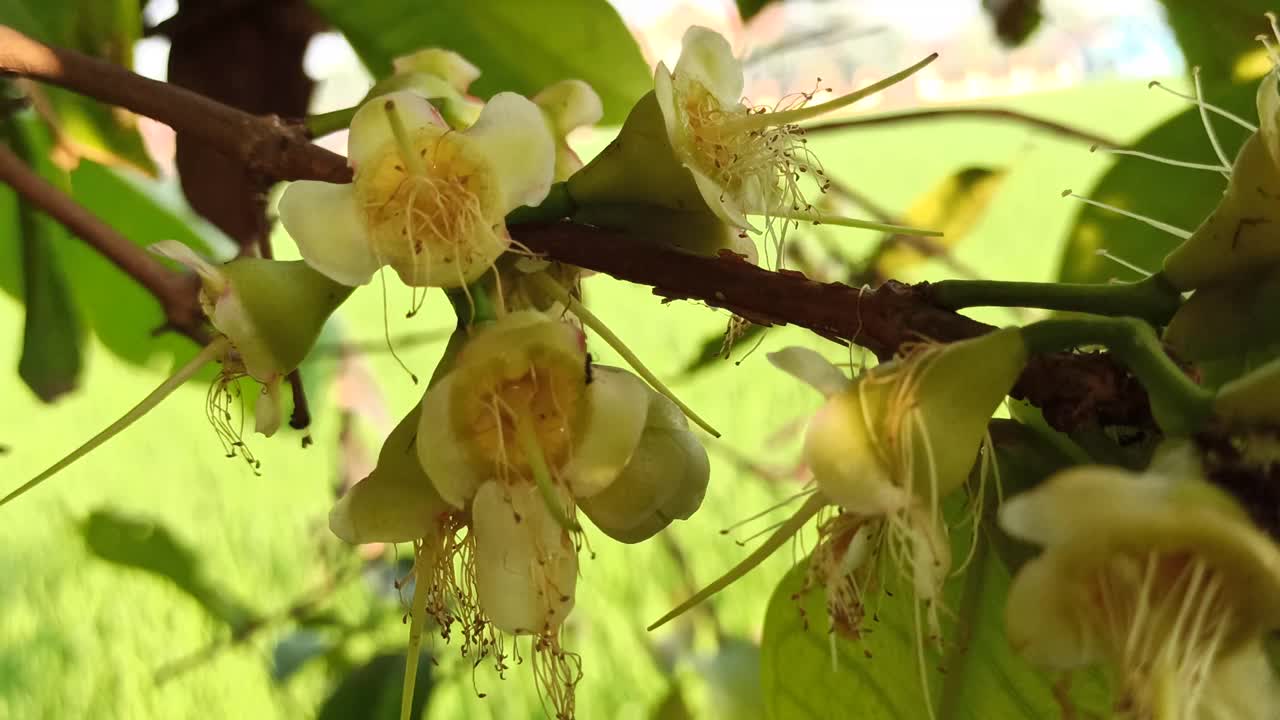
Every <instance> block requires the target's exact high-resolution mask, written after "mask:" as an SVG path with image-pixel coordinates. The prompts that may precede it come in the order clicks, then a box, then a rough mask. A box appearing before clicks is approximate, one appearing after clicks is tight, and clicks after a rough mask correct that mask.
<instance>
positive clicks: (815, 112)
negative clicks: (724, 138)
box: [724, 53, 938, 132]
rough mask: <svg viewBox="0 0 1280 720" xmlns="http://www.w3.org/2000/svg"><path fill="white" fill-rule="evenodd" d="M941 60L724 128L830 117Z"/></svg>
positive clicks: (728, 122) (741, 118) (737, 120)
mask: <svg viewBox="0 0 1280 720" xmlns="http://www.w3.org/2000/svg"><path fill="white" fill-rule="evenodd" d="M937 59H938V53H933V54H931V55H929V56H928V57H926V58H925V59H923V60H921V61H920V62H918V63H916V64H915V65H912V66H911V67H909V68H907V69H905V70H901V71H899V72H896V73H894V74H893V75H890V76H889V77H887V78H885V79H883V80H880V81H879V82H875V83H872V84H870V85H868V86H866V87H865V88H862V89H861V90H855V91H854V92H851V93H849V94H848V95H844V96H841V97H838V98H836V99H835V100H829V101H827V102H824V103H819V104H817V105H810V106H808V107H802V108H796V109H794V110H784V111H782V112H765V113H750V114H746V115H739V116H737V117H734V118H730V119H727V120H725V123H724V127H725V129H726V130H728V131H730V132H744V131H748V130H763V129H765V128H769V127H775V126H778V125H786V124H789V123H797V122H803V121H805V120H810V119H812V118H815V117H817V116H819V115H822V114H824V113H829V112H832V111H834V110H839V109H840V108H842V107H846V106H848V105H852V104H853V103H855V102H857V101H859V100H861V99H862V98H864V97H867V96H868V95H874V94H875V93H878V92H880V91H881V90H884V89H885V88H887V87H890V86H891V85H896V84H898V83H900V82H902V81H903V80H906V79H907V78H909V77H911V76H912V75H915V74H916V73H918V72H920V71H921V70H923V69H924V68H925V66H927V65H928V64H929V63H931V62H933V61H934V60H937Z"/></svg>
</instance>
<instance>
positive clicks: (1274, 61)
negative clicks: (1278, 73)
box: [1253, 35, 1280, 67]
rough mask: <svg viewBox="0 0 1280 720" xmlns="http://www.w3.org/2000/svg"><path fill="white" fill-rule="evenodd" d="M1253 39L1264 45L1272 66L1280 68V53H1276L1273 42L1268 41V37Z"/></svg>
mask: <svg viewBox="0 0 1280 720" xmlns="http://www.w3.org/2000/svg"><path fill="white" fill-rule="evenodd" d="M1253 39H1254V40H1257V41H1258V42H1260V43H1262V47H1263V48H1264V49H1266V51H1267V57H1268V58H1269V59H1270V60H1271V66H1272V67H1277V66H1280V53H1277V52H1276V48H1275V46H1274V45H1272V44H1271V41H1270V40H1268V39H1267V36H1266V35H1257V36H1255V37H1254V38H1253Z"/></svg>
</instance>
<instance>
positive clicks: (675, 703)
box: [649, 681, 693, 720]
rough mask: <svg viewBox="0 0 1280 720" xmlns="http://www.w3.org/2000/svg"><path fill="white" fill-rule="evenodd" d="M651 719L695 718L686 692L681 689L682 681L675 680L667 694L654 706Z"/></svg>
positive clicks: (684, 719)
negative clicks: (685, 694) (686, 700)
mask: <svg viewBox="0 0 1280 720" xmlns="http://www.w3.org/2000/svg"><path fill="white" fill-rule="evenodd" d="M649 719H650V720H693V713H692V712H691V711H690V710H689V705H688V703H686V702H685V701H684V692H683V691H682V690H681V689H680V683H678V682H674V681H673V682H672V683H671V687H669V688H668V689H667V694H666V695H664V696H663V697H662V700H661V702H659V703H658V705H657V706H656V707H654V709H653V714H651V715H650V716H649Z"/></svg>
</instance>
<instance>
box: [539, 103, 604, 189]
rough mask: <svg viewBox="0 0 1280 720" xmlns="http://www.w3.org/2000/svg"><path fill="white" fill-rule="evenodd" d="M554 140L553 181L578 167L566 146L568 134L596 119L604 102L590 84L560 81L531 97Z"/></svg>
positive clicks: (598, 118)
mask: <svg viewBox="0 0 1280 720" xmlns="http://www.w3.org/2000/svg"><path fill="white" fill-rule="evenodd" d="M533 102H534V104H535V105H537V106H538V107H539V108H541V109H542V114H543V116H545V117H546V119H547V124H548V125H549V127H550V128H551V134H552V135H553V136H554V137H555V140H556V176H555V179H556V181H557V182H560V181H564V180H568V179H569V176H570V175H572V174H574V173H575V172H577V171H578V170H579V169H580V168H582V159H581V158H579V157H578V154H577V153H575V152H574V151H573V148H571V147H569V139H568V137H569V133H571V132H573V131H574V130H576V129H578V128H580V127H588V126H591V125H595V124H596V123H598V122H600V118H601V117H603V116H604V104H603V103H602V102H601V101H600V96H599V95H597V94H596V91H595V90H593V89H591V86H590V85H588V84H586V83H585V82H583V81H581V80H561V81H560V82H558V83H553V84H551V85H548V86H547V87H545V88H543V89H542V90H540V91H539V92H538V94H537V95H534V96H533Z"/></svg>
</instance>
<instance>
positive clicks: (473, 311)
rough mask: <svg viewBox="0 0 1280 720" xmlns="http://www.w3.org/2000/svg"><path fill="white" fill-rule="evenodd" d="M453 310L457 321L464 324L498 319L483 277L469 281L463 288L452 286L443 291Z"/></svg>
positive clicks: (475, 323) (476, 323) (479, 323)
mask: <svg viewBox="0 0 1280 720" xmlns="http://www.w3.org/2000/svg"><path fill="white" fill-rule="evenodd" d="M445 295H446V296H448V298H449V303H450V304H451V305H453V312H454V314H455V315H457V316H458V323H459V324H461V325H465V326H470V325H481V324H484V323H491V322H493V321H495V320H497V319H498V313H497V311H496V310H495V309H494V307H493V301H492V300H490V299H489V291H488V289H487V287H486V282H485V277H481V278H480V279H479V280H476V281H475V282H473V283H471V284H470V285H468V286H466V287H465V288H453V289H450V290H446V291H445Z"/></svg>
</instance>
